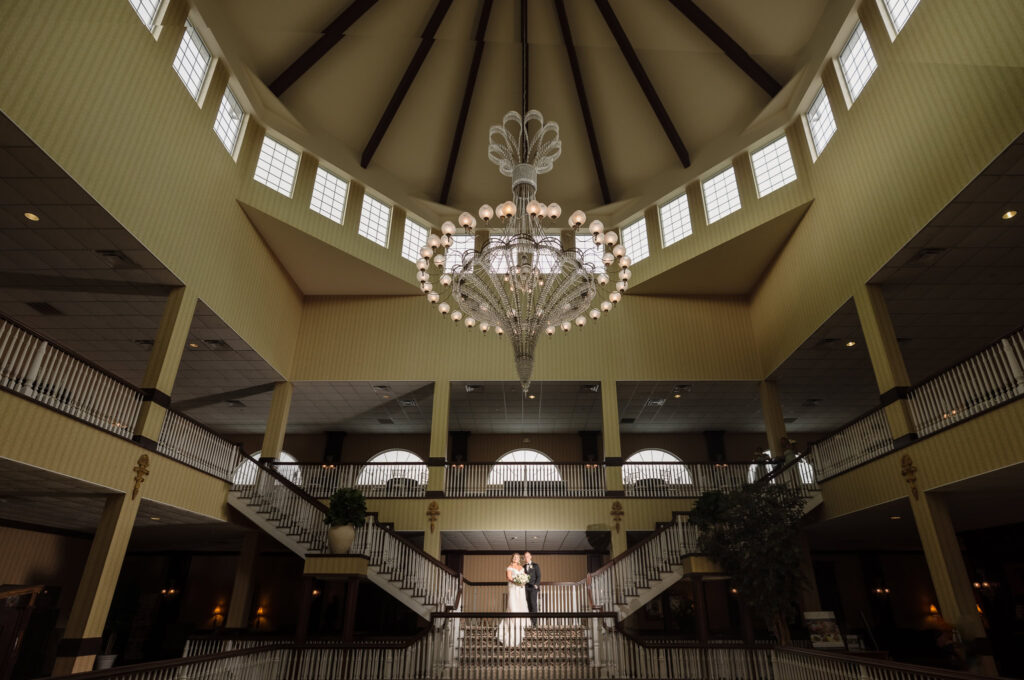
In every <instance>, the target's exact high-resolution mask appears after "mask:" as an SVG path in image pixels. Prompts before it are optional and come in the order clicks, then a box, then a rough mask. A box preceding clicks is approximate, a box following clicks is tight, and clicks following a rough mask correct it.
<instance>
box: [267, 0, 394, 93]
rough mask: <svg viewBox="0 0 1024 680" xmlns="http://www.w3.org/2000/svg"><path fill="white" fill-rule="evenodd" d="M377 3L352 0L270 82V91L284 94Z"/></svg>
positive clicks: (365, 0) (372, 0) (370, 0)
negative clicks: (315, 38) (307, 46)
mask: <svg viewBox="0 0 1024 680" xmlns="http://www.w3.org/2000/svg"><path fill="white" fill-rule="evenodd" d="M375 4H377V0H352V4H350V5H349V6H348V7H346V8H345V11H343V12H342V13H341V14H339V15H338V16H337V18H336V19H335V20H334V21H332V22H331V23H330V24H329V25H328V26H327V28H325V29H324V30H323V34H322V35H321V36H320V37H319V38H317V41H316V42H315V43H313V44H312V45H310V46H309V48H307V49H306V51H305V52H303V53H302V55H301V56H299V58H298V59H296V60H295V61H293V62H292V63H291V64H290V65H289V66H288V68H286V69H285V70H284V71H281V75H279V76H278V77H277V78H274V82H272V83H270V91H271V92H273V93H274V95H275V96H277V97H280V96H281V95H283V94H284V93H285V91H286V90H287V89H288V88H289V87H291V86H292V85H294V84H295V82H296V81H298V79H299V78H301V77H302V76H303V75H305V73H306V71H308V70H309V69H311V68H313V66H314V65H315V64H316V63H317V62H318V61H320V58H321V57H323V56H324V55H325V54H327V53H328V52H329V51H330V50H331V48H332V47H334V46H335V45H337V44H338V42H339V41H340V40H341V39H342V38H344V37H345V31H347V30H348V29H349V28H351V27H352V24H354V23H355V22H356V20H358V19H359V17H361V16H363V15H364V14H365V13H366V10H368V9H370V8H371V7H373V6H374V5H375Z"/></svg>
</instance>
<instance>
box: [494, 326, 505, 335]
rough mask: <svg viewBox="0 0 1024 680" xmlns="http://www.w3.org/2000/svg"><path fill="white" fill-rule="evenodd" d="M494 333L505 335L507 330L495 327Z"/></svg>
mask: <svg viewBox="0 0 1024 680" xmlns="http://www.w3.org/2000/svg"><path fill="white" fill-rule="evenodd" d="M494 332H495V333H496V334H497V335H505V329H504V328H502V327H501V326H495V327H494Z"/></svg>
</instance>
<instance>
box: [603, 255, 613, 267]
mask: <svg viewBox="0 0 1024 680" xmlns="http://www.w3.org/2000/svg"><path fill="white" fill-rule="evenodd" d="M601 262H604V265H605V266H606V267H610V266H611V264H612V262H615V256H614V255H612V254H611V253H605V254H604V255H602V256H601Z"/></svg>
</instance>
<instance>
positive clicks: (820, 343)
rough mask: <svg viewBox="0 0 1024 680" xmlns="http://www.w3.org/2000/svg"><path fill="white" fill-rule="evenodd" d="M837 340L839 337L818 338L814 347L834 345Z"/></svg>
mask: <svg viewBox="0 0 1024 680" xmlns="http://www.w3.org/2000/svg"><path fill="white" fill-rule="evenodd" d="M837 342H839V338H822V339H821V340H818V342H817V344H815V345H814V346H815V347H835V345H836V343H837Z"/></svg>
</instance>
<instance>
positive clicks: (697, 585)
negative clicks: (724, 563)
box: [690, 574, 708, 645]
mask: <svg viewBox="0 0 1024 680" xmlns="http://www.w3.org/2000/svg"><path fill="white" fill-rule="evenodd" d="M690 582H691V583H692V584H693V608H694V613H695V614H696V616H697V639H698V640H699V641H700V643H701V644H702V645H706V644H707V643H708V607H707V601H706V600H705V598H704V576H703V575H702V574H691V575H690Z"/></svg>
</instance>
